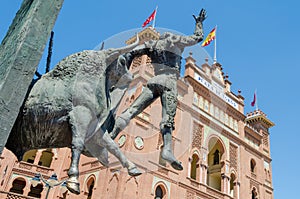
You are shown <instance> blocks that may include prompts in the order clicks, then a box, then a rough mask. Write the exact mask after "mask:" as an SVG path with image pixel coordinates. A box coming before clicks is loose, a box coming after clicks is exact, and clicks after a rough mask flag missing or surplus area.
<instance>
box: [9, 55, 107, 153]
mask: <svg viewBox="0 0 300 199" xmlns="http://www.w3.org/2000/svg"><path fill="white" fill-rule="evenodd" d="M106 69H107V65H106V62H105V54H104V52H103V51H93V50H87V51H82V52H79V53H75V54H72V55H70V56H68V57H66V58H64V59H63V60H62V61H60V62H59V63H58V64H57V65H56V66H55V67H54V68H53V70H51V71H50V72H49V73H47V74H45V75H43V77H42V78H41V79H40V80H38V81H37V82H36V84H35V85H34V86H33V88H32V90H31V91H30V93H29V96H28V98H27V100H26V102H25V104H24V109H23V111H22V113H21V114H20V115H19V118H18V120H17V122H16V124H15V125H14V128H13V130H12V132H11V136H10V137H9V140H8V142H7V147H8V148H9V149H10V150H11V151H13V152H14V153H15V154H16V155H17V156H18V157H20V156H22V154H23V153H24V152H25V151H26V150H29V149H32V148H50V147H66V146H69V145H70V142H71V138H72V133H71V128H70V124H69V121H68V114H69V112H70V111H71V110H72V107H73V106H74V105H76V104H77V103H84V105H85V106H89V108H90V109H93V110H99V111H100V110H102V111H103V110H104V109H105V108H104V107H107V100H105V98H106V94H105V72H106ZM99 101H101V103H99ZM20 146H22V148H20ZM16 148H18V149H17V150H18V151H16Z"/></svg>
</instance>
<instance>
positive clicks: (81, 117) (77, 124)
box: [66, 106, 92, 194]
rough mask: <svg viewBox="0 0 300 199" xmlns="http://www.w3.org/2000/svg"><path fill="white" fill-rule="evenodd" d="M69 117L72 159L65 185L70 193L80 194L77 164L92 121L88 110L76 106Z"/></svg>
mask: <svg viewBox="0 0 300 199" xmlns="http://www.w3.org/2000/svg"><path fill="white" fill-rule="evenodd" d="M69 116H70V124H71V128H72V148H71V152H72V159H71V165H70V168H69V171H68V176H69V179H68V180H67V182H66V183H67V188H68V190H69V191H70V192H72V193H75V194H80V188H79V181H78V176H79V170H78V164H79V158H80V154H81V152H82V151H83V149H84V139H85V136H86V133H87V131H88V128H89V124H90V122H91V120H92V114H91V112H90V110H89V109H88V108H86V107H83V106H76V107H74V108H73V110H72V111H71V112H70V113H69Z"/></svg>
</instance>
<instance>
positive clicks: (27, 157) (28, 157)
mask: <svg viewBox="0 0 300 199" xmlns="http://www.w3.org/2000/svg"><path fill="white" fill-rule="evenodd" d="M36 152H37V150H36V149H34V150H30V151H26V153H24V155H23V159H22V161H24V162H28V163H31V164H33V163H34V159H35V156H36Z"/></svg>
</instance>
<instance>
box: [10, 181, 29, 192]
mask: <svg viewBox="0 0 300 199" xmlns="http://www.w3.org/2000/svg"><path fill="white" fill-rule="evenodd" d="M25 186H26V182H25V180H24V179H23V178H17V179H15V180H14V181H13V183H12V188H10V190H9V192H13V193H18V194H23V189H24V187H25Z"/></svg>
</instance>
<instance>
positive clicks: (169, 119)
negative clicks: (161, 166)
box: [160, 89, 183, 170]
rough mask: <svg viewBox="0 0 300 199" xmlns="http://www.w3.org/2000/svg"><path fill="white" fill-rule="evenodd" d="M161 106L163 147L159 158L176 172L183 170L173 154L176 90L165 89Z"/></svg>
mask: <svg viewBox="0 0 300 199" xmlns="http://www.w3.org/2000/svg"><path fill="white" fill-rule="evenodd" d="M161 104H162V121H161V123H160V130H161V133H162V137H163V143H164V146H163V148H162V153H161V157H162V158H163V159H164V160H166V161H167V162H169V163H170V164H171V166H172V167H173V168H174V169H176V170H183V167H182V165H181V162H179V161H178V160H177V159H176V158H175V156H174V154H173V147H172V145H173V143H172V130H173V129H174V117H175V114H176V107H177V90H175V89H167V90H165V91H164V92H163V93H162V95H161Z"/></svg>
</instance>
